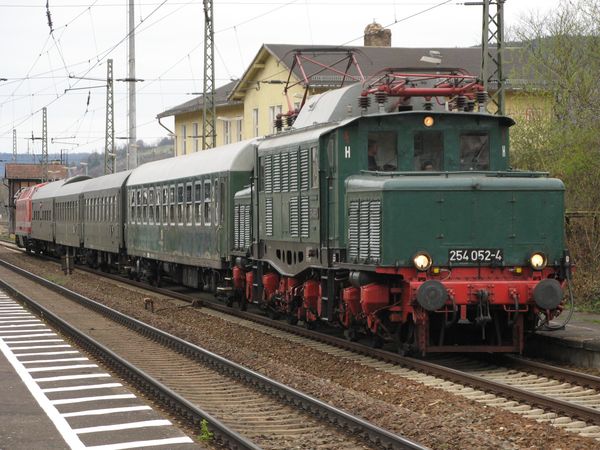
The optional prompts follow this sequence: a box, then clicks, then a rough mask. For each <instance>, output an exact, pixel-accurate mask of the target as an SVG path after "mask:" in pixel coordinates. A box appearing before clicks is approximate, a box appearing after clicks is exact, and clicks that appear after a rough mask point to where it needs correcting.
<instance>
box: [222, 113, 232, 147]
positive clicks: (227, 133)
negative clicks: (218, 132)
mask: <svg viewBox="0 0 600 450" xmlns="http://www.w3.org/2000/svg"><path fill="white" fill-rule="evenodd" d="M223 143H224V144H231V121H230V120H228V119H225V120H224V121H223Z"/></svg>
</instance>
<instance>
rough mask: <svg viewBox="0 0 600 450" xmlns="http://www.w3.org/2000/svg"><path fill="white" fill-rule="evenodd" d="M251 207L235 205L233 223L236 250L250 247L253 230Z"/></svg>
mask: <svg viewBox="0 0 600 450" xmlns="http://www.w3.org/2000/svg"><path fill="white" fill-rule="evenodd" d="M250 226H251V225H250V205H235V218H234V221H233V244H234V248H236V249H247V248H249V247H250V240H251V235H252V230H251V228H250Z"/></svg>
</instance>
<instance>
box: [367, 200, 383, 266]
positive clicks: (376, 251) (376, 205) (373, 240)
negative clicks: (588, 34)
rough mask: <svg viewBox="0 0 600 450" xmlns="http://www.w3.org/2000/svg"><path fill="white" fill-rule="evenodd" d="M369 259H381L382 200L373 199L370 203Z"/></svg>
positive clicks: (377, 260)
mask: <svg viewBox="0 0 600 450" xmlns="http://www.w3.org/2000/svg"><path fill="white" fill-rule="evenodd" d="M368 236H369V259H370V261H371V262H379V261H380V260H381V201H380V200H372V201H371V204H370V205H369V231H368Z"/></svg>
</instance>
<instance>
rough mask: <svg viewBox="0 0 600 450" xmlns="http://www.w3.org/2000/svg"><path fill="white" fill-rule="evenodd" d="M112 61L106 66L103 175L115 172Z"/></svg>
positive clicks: (108, 61)
mask: <svg viewBox="0 0 600 450" xmlns="http://www.w3.org/2000/svg"><path fill="white" fill-rule="evenodd" d="M113 108H114V95H113V60H112V59H109V60H107V64H106V132H105V135H104V174H105V175H107V174H110V173H115V172H116V156H117V155H116V154H115V115H114V109H113Z"/></svg>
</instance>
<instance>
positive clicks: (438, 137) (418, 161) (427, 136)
mask: <svg viewBox="0 0 600 450" xmlns="http://www.w3.org/2000/svg"><path fill="white" fill-rule="evenodd" d="M414 169H415V170H435V171H441V170H444V135H443V133H442V132H441V131H419V132H417V133H415V137H414Z"/></svg>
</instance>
